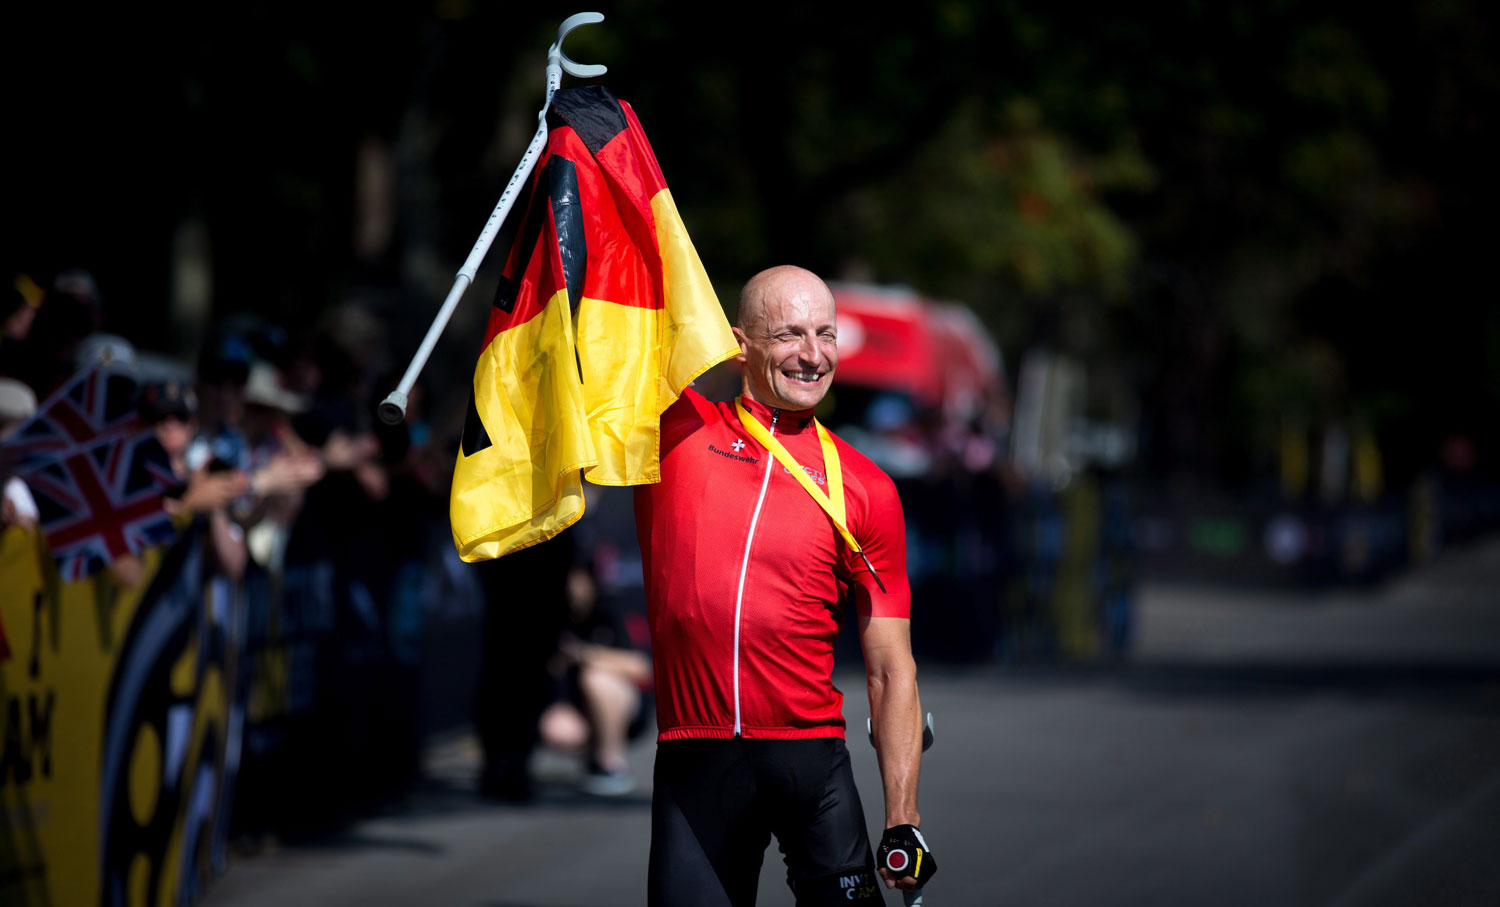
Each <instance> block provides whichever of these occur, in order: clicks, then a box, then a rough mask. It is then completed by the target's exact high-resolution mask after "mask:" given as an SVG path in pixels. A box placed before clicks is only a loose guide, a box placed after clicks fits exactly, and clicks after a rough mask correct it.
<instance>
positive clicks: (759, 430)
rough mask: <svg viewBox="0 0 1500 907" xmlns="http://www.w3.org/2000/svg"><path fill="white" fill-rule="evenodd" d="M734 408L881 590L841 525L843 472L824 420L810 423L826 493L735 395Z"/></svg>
mask: <svg viewBox="0 0 1500 907" xmlns="http://www.w3.org/2000/svg"><path fill="white" fill-rule="evenodd" d="M734 411H735V412H736V413H737V414H738V415H739V417H740V424H741V425H743V426H745V431H747V432H749V433H750V437H752V438H754V439H755V440H756V441H758V442H760V446H761V447H764V448H765V449H766V450H768V451H770V452H771V456H773V457H775V458H776V460H777V461H778V462H779V463H781V465H782V466H785V467H786V471H787V472H789V473H791V474H792V478H794V479H796V480H797V482H798V484H800V485H801V486H802V488H803V490H804V491H806V492H807V493H808V494H809V495H811V496H812V499H813V500H814V501H816V502H817V504H818V506H819V507H822V508H823V512H824V513H826V514H828V519H829V520H831V521H832V522H833V528H834V529H837V530H838V533H839V535H841V536H843V537H844V541H845V542H847V543H848V544H849V550H850V551H853V552H854V553H855V554H857V555H859V556H860V558H861V559H863V560H864V562H865V566H866V567H868V568H870V575H871V576H873V577H874V578H875V584H876V585H878V586H879V587H880V591H881V592H884V591H885V583H884V582H882V581H881V579H880V574H879V573H878V572H877V571H876V570H875V565H874V564H872V563H870V558H869V556H868V555H866V554H865V552H864V547H863V546H862V545H860V543H859V542H858V541H856V540H855V538H854V533H852V532H850V531H849V527H848V526H845V525H844V519H845V515H844V473H843V470H842V469H840V468H839V452H838V448H836V447H834V445H833V437H832V436H831V435H829V434H828V429H826V428H824V427H823V423H821V422H819V421H818V420H817V419H814V420H813V425H814V426H815V427H816V428H817V429H818V443H819V444H821V445H822V446H823V471H824V472H826V473H827V474H828V494H826V495H825V494H824V493H823V492H822V490H821V489H819V488H818V486H817V485H815V484H813V480H812V477H811V476H809V475H808V474H807V471H806V470H804V469H803V468H802V464H800V463H798V462H797V458H796V457H793V456H792V454H791V451H789V450H787V449H786V446H785V445H783V444H782V443H781V442H780V441H778V440H777V439H776V436H775V435H773V434H771V433H770V432H769V431H767V430H766V427H765V426H764V425H761V424H760V423H759V422H757V421H756V420H755V417H754V416H752V415H750V413H749V411H748V410H746V409H745V405H744V404H743V403H741V402H740V399H739V398H738V397H736V398H735V401H734Z"/></svg>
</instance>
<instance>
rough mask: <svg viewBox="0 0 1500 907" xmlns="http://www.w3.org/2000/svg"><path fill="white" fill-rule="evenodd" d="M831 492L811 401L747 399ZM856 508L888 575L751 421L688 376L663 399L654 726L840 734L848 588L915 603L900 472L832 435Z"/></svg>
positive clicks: (866, 601) (862, 536)
mask: <svg viewBox="0 0 1500 907" xmlns="http://www.w3.org/2000/svg"><path fill="white" fill-rule="evenodd" d="M744 403H745V408H746V409H747V410H748V411H749V412H750V414H751V416H752V417H754V418H755V419H758V420H759V421H760V422H761V424H762V425H765V426H768V427H769V428H770V429H771V431H772V433H773V434H774V435H775V436H776V437H777V439H779V440H780V441H781V443H782V444H783V445H785V446H786V448H787V451H788V452H789V453H791V455H792V456H793V457H794V458H795V459H796V460H797V462H798V463H799V464H800V465H801V466H802V467H803V470H804V471H805V472H807V474H808V475H809V476H810V477H811V478H812V479H813V481H814V482H816V483H817V484H818V485H819V486H820V487H821V488H822V489H823V490H824V492H825V493H826V491H827V487H828V486H827V477H826V475H825V474H824V471H823V452H822V447H821V445H820V443H819V440H818V434H817V429H816V427H815V425H814V423H813V419H812V413H811V412H810V411H802V412H793V411H789V410H771V409H768V408H767V407H764V406H761V405H760V404H758V403H755V402H754V401H750V400H746V401H744ZM833 443H834V444H835V445H837V450H838V454H839V462H840V465H841V469H842V472H843V480H844V498H845V507H846V519H847V525H848V528H849V530H850V531H851V532H852V533H853V535H854V538H855V539H856V540H858V541H859V543H860V544H861V545H862V546H863V547H864V551H865V554H866V555H867V556H868V557H869V559H870V561H871V563H873V564H874V565H875V569H876V570H877V571H879V574H880V579H881V581H883V582H884V584H885V588H886V591H884V592H882V591H881V590H880V588H879V587H878V586H877V585H876V583H875V581H874V580H873V579H872V578H871V577H870V574H869V570H868V568H867V567H866V566H865V564H864V562H863V560H862V559H861V558H860V557H859V555H857V554H853V553H851V552H850V551H849V548H848V545H847V543H845V541H844V540H843V538H841V537H840V536H839V534H838V532H837V531H836V530H835V529H834V528H833V524H832V523H831V522H830V521H829V519H828V516H827V515H826V514H825V513H824V512H823V510H822V508H820V507H819V506H818V504H817V503H816V502H815V501H814V500H813V499H812V497H811V496H809V495H808V493H807V491H806V489H804V488H803V487H802V486H801V485H800V484H799V483H798V482H797V481H796V480H795V479H794V478H793V477H792V476H791V474H790V473H789V472H788V471H787V469H786V468H785V467H784V466H782V465H781V463H780V462H778V461H777V460H776V459H775V457H774V456H772V455H771V454H769V453H768V452H767V451H766V450H765V448H763V447H761V446H760V444H759V443H757V442H756V441H755V439H754V438H752V437H750V434H749V433H748V432H747V431H745V428H744V426H743V425H741V424H740V421H739V417H738V415H737V414H736V413H735V409H734V404H733V403H732V402H730V403H710V402H709V401H708V400H705V399H704V398H703V397H702V396H701V395H699V394H698V393H696V392H695V391H693V390H688V391H686V392H685V393H684V394H683V395H682V397H681V398H680V399H678V400H677V402H676V403H674V404H673V405H672V406H671V408H669V409H668V410H667V411H666V413H664V414H663V415H662V419H661V469H662V480H661V482H660V484H656V485H641V486H637V488H636V492H635V514H636V533H637V535H638V536H639V539H640V544H641V557H642V561H643V564H644V573H645V581H646V599H647V603H648V607H649V617H650V623H651V644H652V651H653V653H654V659H653V660H654V661H655V665H656V687H655V688H656V696H657V725H658V728H659V730H660V734H659V736H658V738H657V739H658V740H681V739H688V738H727V737H734V736H737V735H738V736H743V737H747V738H771V739H798V738H806V737H842V736H844V718H843V700H844V697H843V694H842V693H840V692H839V691H838V689H837V688H835V687H834V685H833V679H832V674H833V646H834V641H835V640H836V639H837V638H838V631H839V618H840V616H841V613H842V605H841V604H840V602H841V600H842V599H843V595H842V593H843V592H845V591H846V590H848V589H849V587H850V586H851V585H852V586H853V588H854V592H855V595H854V598H855V601H856V603H857V606H858V608H859V611H860V613H861V614H870V615H872V616H875V617H900V618H905V617H907V616H908V615H909V613H910V607H911V592H910V589H909V587H908V584H907V578H906V530H905V521H904V520H903V518H902V514H901V501H900V499H899V498H898V497H897V496H896V486H895V485H894V484H893V483H892V482H891V480H890V478H889V477H888V476H887V475H886V474H885V473H884V472H882V471H881V470H880V468H879V467H877V466H876V465H875V464H874V463H871V462H870V461H869V459H867V458H866V457H865V456H863V455H862V454H860V453H859V452H858V451H856V450H855V449H854V448H852V447H850V446H849V445H848V444H845V443H844V442H843V441H842V440H840V439H838V438H834V440H833Z"/></svg>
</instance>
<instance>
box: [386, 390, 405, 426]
mask: <svg viewBox="0 0 1500 907" xmlns="http://www.w3.org/2000/svg"><path fill="white" fill-rule="evenodd" d="M405 418H406V395H405V394H403V393H401V392H400V391H391V395H390V396H389V397H386V398H385V399H384V400H382V401H380V421H382V422H384V423H385V424H386V425H400V424H401V420H403V419H405Z"/></svg>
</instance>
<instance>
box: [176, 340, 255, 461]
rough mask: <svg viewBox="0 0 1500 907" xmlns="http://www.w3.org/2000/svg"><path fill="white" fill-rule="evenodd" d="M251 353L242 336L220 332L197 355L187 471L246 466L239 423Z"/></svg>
mask: <svg viewBox="0 0 1500 907" xmlns="http://www.w3.org/2000/svg"><path fill="white" fill-rule="evenodd" d="M252 359H253V354H252V352H251V350H250V345H249V343H248V342H247V341H246V340H245V338H244V337H242V336H241V335H239V334H238V333H235V332H233V331H227V330H220V331H217V332H216V333H215V335H214V336H212V337H211V338H210V339H209V341H208V342H207V343H206V344H204V346H203V348H202V349H201V350H200V351H199V353H198V362H197V370H196V374H197V380H198V432H199V435H198V437H197V438H195V439H194V441H193V444H192V446H191V447H190V448H189V449H188V454H187V461H188V468H189V469H197V468H198V467H200V466H203V465H206V464H208V463H209V462H212V461H217V462H218V463H219V464H221V465H224V464H227V465H229V466H232V467H234V468H236V469H242V470H243V469H248V468H249V466H250V457H249V443H248V442H247V441H246V439H245V433H244V430H243V428H242V427H241V423H242V421H243V419H244V415H245V382H246V381H247V380H249V377H250V363H251V361H252Z"/></svg>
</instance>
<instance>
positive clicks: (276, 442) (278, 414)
mask: <svg viewBox="0 0 1500 907" xmlns="http://www.w3.org/2000/svg"><path fill="white" fill-rule="evenodd" d="M243 401H244V418H243V428H244V436H245V442H246V444H247V445H248V462H249V465H250V469H251V479H250V491H251V494H252V500H251V501H250V502H248V504H247V506H245V507H244V508H242V509H241V510H240V511H239V512H238V513H237V514H236V516H237V517H238V519H239V520H240V522H241V523H242V524H243V525H244V526H245V529H246V533H247V535H248V538H249V544H250V552H251V554H252V556H254V558H255V561H256V563H258V564H260V565H261V566H263V567H268V568H270V569H272V570H277V571H279V570H280V569H281V564H282V559H283V556H284V554H285V551H286V541H287V539H288V537H289V535H290V532H291V527H292V523H293V521H294V520H295V519H296V517H297V513H298V512H299V510H300V509H301V506H302V500H303V495H302V493H303V492H304V491H305V490H306V489H307V488H308V487H309V486H311V485H312V484H313V483H314V482H317V481H318V480H319V479H321V478H322V477H323V473H324V467H323V457H322V454H321V453H320V452H319V451H318V450H317V449H316V448H314V447H312V446H311V445H309V444H308V443H307V442H306V441H305V440H304V439H302V438H301V437H299V436H298V435H297V433H296V431H295V429H293V427H292V421H291V420H292V419H293V417H295V416H297V415H299V414H301V413H304V412H306V411H307V409H308V401H307V399H306V398H305V397H303V396H302V395H300V394H296V393H293V392H292V391H290V390H288V389H287V388H286V387H285V386H284V385H283V384H282V380H281V373H280V372H279V371H278V370H277V369H276V367H275V366H273V365H271V364H270V363H269V362H265V361H256V362H255V363H254V364H253V365H251V366H250V370H249V374H248V378H247V380H246V382H245V388H244V394H243Z"/></svg>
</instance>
